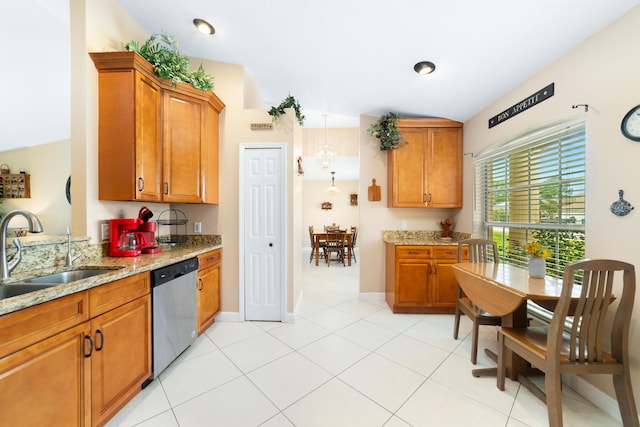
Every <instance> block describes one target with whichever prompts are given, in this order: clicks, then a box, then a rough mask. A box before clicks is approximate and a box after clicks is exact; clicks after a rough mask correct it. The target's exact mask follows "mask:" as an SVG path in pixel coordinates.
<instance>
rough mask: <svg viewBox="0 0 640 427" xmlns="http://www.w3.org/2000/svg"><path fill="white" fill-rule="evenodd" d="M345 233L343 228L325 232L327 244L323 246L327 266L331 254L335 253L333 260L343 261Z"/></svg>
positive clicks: (329, 263)
mask: <svg viewBox="0 0 640 427" xmlns="http://www.w3.org/2000/svg"><path fill="white" fill-rule="evenodd" d="M346 236H347V233H346V232H345V231H344V230H340V231H328V232H327V244H326V246H325V248H324V250H325V260H326V261H327V267H329V266H330V265H331V260H332V258H331V254H332V253H335V254H336V255H337V257H336V258H335V259H334V260H335V261H339V262H342V264H343V265H346V264H345V263H344V258H345V257H344V250H345V249H344V245H345V242H346V240H347V237H346Z"/></svg>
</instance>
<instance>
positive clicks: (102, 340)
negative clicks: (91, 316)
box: [96, 329, 104, 351]
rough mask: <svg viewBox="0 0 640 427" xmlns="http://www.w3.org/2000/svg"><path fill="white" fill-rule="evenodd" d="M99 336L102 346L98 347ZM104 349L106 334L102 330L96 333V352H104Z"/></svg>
mask: <svg viewBox="0 0 640 427" xmlns="http://www.w3.org/2000/svg"><path fill="white" fill-rule="evenodd" d="M98 336H99V337H100V346H98ZM103 347H104V334H103V333H102V331H101V330H100V329H98V330H97V331H96V351H100V350H102V348H103Z"/></svg>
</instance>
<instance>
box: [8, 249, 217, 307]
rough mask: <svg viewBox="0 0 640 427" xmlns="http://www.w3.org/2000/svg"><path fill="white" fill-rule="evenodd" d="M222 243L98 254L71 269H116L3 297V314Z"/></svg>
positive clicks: (18, 276) (16, 279)
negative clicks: (146, 252) (127, 254)
mask: <svg viewBox="0 0 640 427" xmlns="http://www.w3.org/2000/svg"><path fill="white" fill-rule="evenodd" d="M221 247H222V245H221V244H212V243H210V242H203V243H200V244H191V245H188V246H174V247H167V248H164V249H163V251H162V252H160V253H158V254H149V255H140V256H137V257H108V256H98V257H94V258H92V259H88V260H86V261H84V262H82V263H74V265H73V267H72V269H90V268H104V269H114V270H113V272H110V273H107V274H101V275H99V276H94V277H90V278H87V279H82V280H76V281H74V282H71V283H64V284H60V285H56V286H52V287H50V288H47V289H42V290H39V291H34V292H30V293H27V294H23V295H18V296H15V297H11V298H6V299H2V300H0V315H3V314H7V313H11V312H13V311H17V310H20V309H23V308H26V307H30V306H32V305H36V304H40V303H43V302H46V301H51V300H53V299H56V298H59V297H62V296H65V295H70V294H73V293H75V292H81V291H84V290H87V289H90V288H93V287H96V286H100V285H103V284H105V283H109V282H112V281H114V280H118V279H122V278H125V277H128V276H132V275H134V274H137V273H142V272H145V271H150V270H155V269H158V268H161V267H164V266H167V265H170V264H174V263H176V262H180V261H184V260H186V259H189V258H193V257H196V256H198V255H200V254H202V253H205V252H209V251H212V250H214V249H219V248H221ZM64 270H69V268H57V269H55V268H50V269H42V270H38V276H43V275H47V274H51V273H56V272H59V271H64ZM30 277H34V274H33V272H31V273H30V274H29V273H22V274H16V275H12V276H11V277H10V278H8V279H5V280H2V281H1V284H5V283H12V282H19V281H22V280H25V279H28V278H30Z"/></svg>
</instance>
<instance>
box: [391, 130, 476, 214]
mask: <svg viewBox="0 0 640 427" xmlns="http://www.w3.org/2000/svg"><path fill="white" fill-rule="evenodd" d="M462 126H463V124H462V123H460V122H456V121H453V120H448V119H400V120H399V122H398V128H399V129H400V131H401V132H402V136H403V137H404V139H405V140H406V141H407V144H400V146H398V148H395V149H393V150H389V152H388V166H387V168H388V185H389V194H388V205H389V207H394V208H461V207H462Z"/></svg>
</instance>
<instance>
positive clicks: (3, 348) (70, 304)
mask: <svg viewBox="0 0 640 427" xmlns="http://www.w3.org/2000/svg"><path fill="white" fill-rule="evenodd" d="M88 301H89V296H88V292H86V291H85V292H77V293H75V294H71V295H67V296H64V297H62V298H58V299H55V300H52V301H49V302H45V303H42V304H38V305H34V306H32V307H28V308H25V309H23V310H19V311H15V312H13V313H9V314H5V315H4V316H1V317H0V358H1V357H4V356H6V355H8V354H11V353H13V352H15V351H17V350H20V349H22V348H25V347H27V346H29V345H31V344H34V343H36V342H38V341H41V340H43V339H45V338H48V337H50V336H52V335H55V334H57V333H58V332H62V331H64V330H65V329H68V328H71V327H73V326H75V325H78V324H80V323H82V322H85V321H87V320H88V319H89V302H88Z"/></svg>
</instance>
